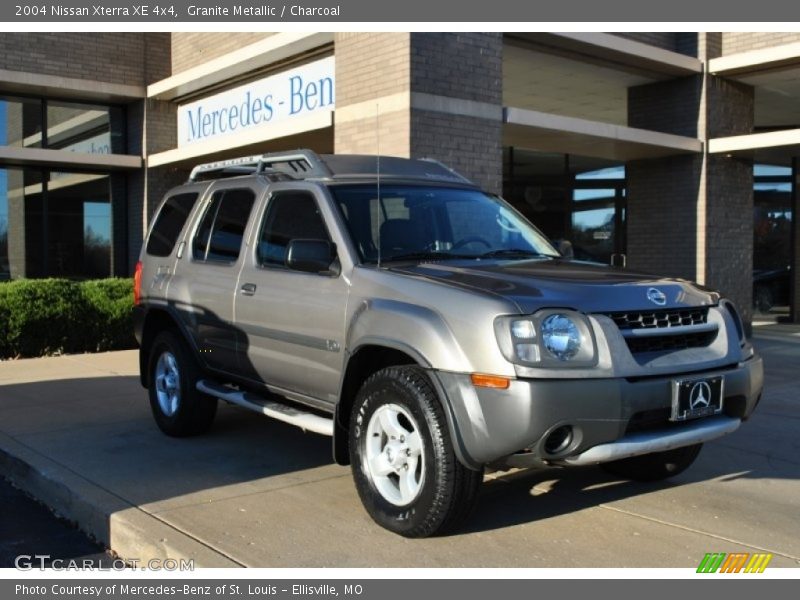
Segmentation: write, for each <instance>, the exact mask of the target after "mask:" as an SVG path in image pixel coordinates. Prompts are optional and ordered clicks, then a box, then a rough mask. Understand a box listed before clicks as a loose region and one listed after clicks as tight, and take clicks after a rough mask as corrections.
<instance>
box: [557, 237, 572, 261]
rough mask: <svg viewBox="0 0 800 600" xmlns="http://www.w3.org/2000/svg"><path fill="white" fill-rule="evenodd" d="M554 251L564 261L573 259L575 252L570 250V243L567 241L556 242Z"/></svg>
mask: <svg viewBox="0 0 800 600" xmlns="http://www.w3.org/2000/svg"><path fill="white" fill-rule="evenodd" d="M556 250H558V252H559V254H561V256H562V257H563V258H565V259H566V260H572V259H573V258H575V250H574V249H573V248H572V242H570V241H569V240H557V241H556Z"/></svg>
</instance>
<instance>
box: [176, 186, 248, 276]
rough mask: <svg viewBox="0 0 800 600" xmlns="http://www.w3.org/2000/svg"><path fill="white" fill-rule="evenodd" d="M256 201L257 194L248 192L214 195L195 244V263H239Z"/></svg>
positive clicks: (217, 193)
mask: <svg viewBox="0 0 800 600" xmlns="http://www.w3.org/2000/svg"><path fill="white" fill-rule="evenodd" d="M255 199H256V196H255V193H254V192H253V191H252V190H247V189H242V190H220V191H219V192H216V193H214V195H213V196H212V197H211V201H210V202H209V203H208V207H207V208H206V213H205V215H203V220H202V222H201V223H200V227H199V228H198V229H197V233H196V234H195V237H194V241H193V242H192V256H193V257H194V258H195V260H206V261H216V262H235V261H236V259H238V258H239V252H240V251H241V248H242V239H243V238H244V230H245V227H247V220H248V219H249V218H250V211H251V210H252V209H253V204H254V203H255Z"/></svg>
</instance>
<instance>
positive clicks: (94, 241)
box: [83, 225, 111, 277]
mask: <svg viewBox="0 0 800 600" xmlns="http://www.w3.org/2000/svg"><path fill="white" fill-rule="evenodd" d="M83 266H84V275H86V276H87V277H108V275H109V274H110V272H111V241H110V240H109V239H108V238H107V237H105V236H103V235H100V234H98V233H95V231H94V230H93V229H92V226H91V225H87V226H86V228H85V229H84V234H83Z"/></svg>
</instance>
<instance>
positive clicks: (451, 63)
mask: <svg viewBox="0 0 800 600" xmlns="http://www.w3.org/2000/svg"><path fill="white" fill-rule="evenodd" d="M502 75H503V42H502V34H500V33H438V34H431V33H412V34H411V87H412V89H413V90H414V91H415V92H424V93H428V94H437V95H440V96H447V97H449V98H464V99H466V100H475V101H478V102H489V103H491V104H500V103H502V101H503V81H502Z"/></svg>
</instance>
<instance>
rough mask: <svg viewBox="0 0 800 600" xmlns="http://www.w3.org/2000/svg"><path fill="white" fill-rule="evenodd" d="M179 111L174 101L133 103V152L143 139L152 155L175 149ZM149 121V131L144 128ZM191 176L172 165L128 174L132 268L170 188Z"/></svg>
mask: <svg viewBox="0 0 800 600" xmlns="http://www.w3.org/2000/svg"><path fill="white" fill-rule="evenodd" d="M145 111H146V117H145V114H144V113H145ZM176 112H177V105H175V104H173V103H171V102H163V101H159V100H153V99H149V100H141V101H139V102H136V103H133V104H131V105H130V106H129V109H128V133H129V137H128V148H129V152H130V153H131V154H140V153H141V152H142V142H143V141H144V142H145V143H146V149H147V154H148V155H149V154H154V153H157V152H163V151H165V150H170V149H172V148H175V147H176V145H177V125H176ZM145 123H146V128H147V131H146V132H145V131H143V129H142V127H143V125H144V124H145ZM188 176H189V170H188V169H175V168H172V167H159V168H151V169H148V170H147V171H146V172H145V171H137V172H135V173H131V174H129V175H128V182H127V196H128V202H127V213H128V217H127V219H128V220H127V223H128V228H127V244H128V263H129V266H130V268H131V269H133V265H134V264H135V263H136V260H137V259H138V256H139V251H140V250H141V247H142V240H143V237H144V233H145V231H146V228H147V225H148V224H149V223H150V218H151V217H152V215H153V212H154V211H155V209H156V208H157V207H158V204H159V202H160V201H161V199H162V198H163V196H164V194H166V193H167V192H168V191H169V190H170V188H172V187H174V186H176V185H178V184H181V183H183V182H185V181H186V179H187V177H188Z"/></svg>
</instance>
